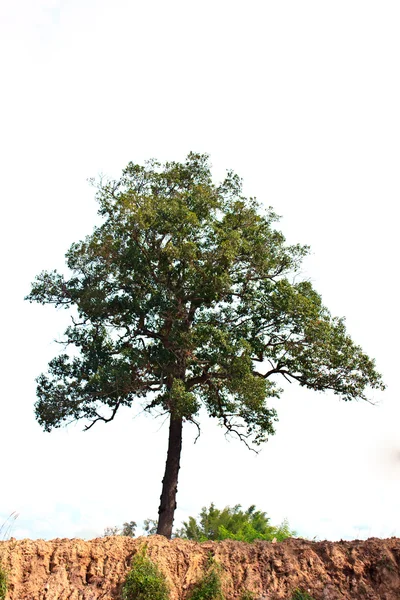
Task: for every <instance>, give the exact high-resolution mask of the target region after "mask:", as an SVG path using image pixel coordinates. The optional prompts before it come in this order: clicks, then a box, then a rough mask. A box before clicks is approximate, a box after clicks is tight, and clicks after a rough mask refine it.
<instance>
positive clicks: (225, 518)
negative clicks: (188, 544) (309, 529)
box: [176, 503, 296, 542]
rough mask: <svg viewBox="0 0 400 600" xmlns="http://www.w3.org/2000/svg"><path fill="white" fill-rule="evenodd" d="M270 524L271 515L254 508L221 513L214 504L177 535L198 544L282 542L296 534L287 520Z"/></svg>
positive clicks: (238, 507)
mask: <svg viewBox="0 0 400 600" xmlns="http://www.w3.org/2000/svg"><path fill="white" fill-rule="evenodd" d="M269 521H270V520H269V517H267V514H266V513H265V512H262V511H260V510H256V507H255V506H254V505H253V506H250V507H249V508H248V509H247V510H242V509H241V507H240V505H239V504H237V505H236V506H234V507H230V506H226V507H225V508H224V509H223V510H219V509H218V508H215V506H214V504H213V503H211V504H210V507H209V508H206V507H205V506H204V507H203V509H202V510H201V512H200V515H199V517H198V519H195V518H194V517H189V520H188V521H184V522H183V527H182V528H181V529H179V530H178V531H177V532H176V535H177V536H178V537H182V538H186V539H189V540H196V541H198V542H205V541H206V540H226V539H230V540H238V541H243V542H254V540H268V541H272V540H273V539H276V540H277V541H278V542H281V541H282V540H284V539H286V538H288V537H292V536H293V535H295V534H296V532H295V531H292V530H291V529H290V528H289V525H288V523H287V521H283V523H282V524H281V525H279V526H274V525H271V524H270V522H269Z"/></svg>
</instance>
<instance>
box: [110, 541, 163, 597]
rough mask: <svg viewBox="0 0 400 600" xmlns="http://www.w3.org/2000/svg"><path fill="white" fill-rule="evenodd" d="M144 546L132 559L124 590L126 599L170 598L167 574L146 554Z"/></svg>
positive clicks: (123, 595) (123, 593)
mask: <svg viewBox="0 0 400 600" xmlns="http://www.w3.org/2000/svg"><path fill="white" fill-rule="evenodd" d="M146 552H147V548H146V546H143V548H142V549H141V550H139V551H138V552H137V554H135V556H134V557H133V560H132V568H131V570H130V571H129V573H128V575H127V577H126V580H125V583H124V586H123V591H122V597H123V599H124V600H168V598H169V588H168V585H167V582H166V579H165V576H164V575H163V574H162V573H161V571H160V570H159V568H158V567H157V565H156V564H154V562H153V561H151V560H150V559H149V558H148V557H147V556H146Z"/></svg>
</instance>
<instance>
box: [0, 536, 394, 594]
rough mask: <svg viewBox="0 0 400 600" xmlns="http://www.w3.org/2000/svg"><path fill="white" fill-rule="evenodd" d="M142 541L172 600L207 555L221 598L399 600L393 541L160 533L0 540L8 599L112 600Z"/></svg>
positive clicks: (197, 574) (197, 572)
mask: <svg viewBox="0 0 400 600" xmlns="http://www.w3.org/2000/svg"><path fill="white" fill-rule="evenodd" d="M145 542H147V543H148V555H149V556H150V557H151V558H152V559H153V560H154V561H155V562H157V564H158V565H159V567H160V568H161V570H162V571H163V572H164V574H165V576H166V578H167V580H168V582H169V584H170V587H171V600H185V598H187V596H188V594H189V592H190V589H191V588H192V586H193V584H194V583H195V582H196V581H197V580H198V579H199V578H200V576H201V575H202V573H203V571H204V568H205V566H206V564H207V560H208V556H209V554H210V553H211V554H212V555H214V557H215V559H216V560H217V561H218V562H219V563H220V564H221V565H222V577H223V589H224V593H225V597H226V600H238V599H240V596H241V593H242V592H243V590H244V589H247V590H250V591H252V592H254V593H255V598H256V599H257V600H261V599H263V600H267V599H268V600H278V599H289V598H291V595H292V593H293V590H294V589H296V588H299V589H301V590H303V591H306V592H308V593H309V594H310V595H311V596H312V597H313V598H314V599H315V600H339V599H341V600H343V599H360V600H361V599H362V600H375V599H376V600H394V599H400V539H398V538H391V539H386V540H381V539H376V538H371V539H369V540H367V541H352V542H310V541H305V540H298V539H297V540H296V539H292V540H287V541H285V542H282V543H277V544H271V543H268V542H257V543H254V544H245V543H242V542H230V541H225V542H206V543H203V544H198V543H196V542H190V541H185V540H179V539H174V540H170V541H168V540H166V539H165V538H163V537H159V536H151V537H150V538H137V539H132V538H124V537H110V538H98V539H94V540H90V541H83V540H78V539H72V540H71V539H56V540H51V541H48V542H45V541H43V540H35V541H32V540H20V541H17V540H14V539H11V540H9V541H5V542H0V561H1V562H2V565H3V567H4V568H5V569H6V570H7V571H8V572H9V592H8V596H7V598H8V600H100V599H102V600H118V599H120V598H121V589H122V584H123V581H124V578H125V575H126V573H127V571H128V569H129V567H130V564H131V560H132V557H133V556H134V554H135V553H136V552H137V550H138V548H140V547H141V545H142V544H143V543H145Z"/></svg>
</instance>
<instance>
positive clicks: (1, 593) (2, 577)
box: [0, 563, 8, 600]
mask: <svg viewBox="0 0 400 600" xmlns="http://www.w3.org/2000/svg"><path fill="white" fill-rule="evenodd" d="M7 584H8V577H7V573H6V571H5V570H4V569H3V567H2V565H1V563H0V600H4V598H5V597H6V593H7V587H8V586H7Z"/></svg>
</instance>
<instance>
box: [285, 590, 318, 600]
mask: <svg viewBox="0 0 400 600" xmlns="http://www.w3.org/2000/svg"><path fill="white" fill-rule="evenodd" d="M290 600H314V598H313V597H312V596H310V594H308V593H307V592H304V591H302V590H299V589H298V588H297V589H296V590H294V592H293V594H292V596H291V599H290Z"/></svg>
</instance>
